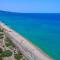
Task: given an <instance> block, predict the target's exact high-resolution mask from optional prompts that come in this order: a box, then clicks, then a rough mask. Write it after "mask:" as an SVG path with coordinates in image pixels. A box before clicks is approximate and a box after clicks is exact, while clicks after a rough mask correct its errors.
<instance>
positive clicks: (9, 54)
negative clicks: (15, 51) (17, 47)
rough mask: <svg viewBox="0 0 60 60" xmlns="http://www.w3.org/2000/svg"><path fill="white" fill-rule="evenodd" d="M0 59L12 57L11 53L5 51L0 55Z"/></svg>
mask: <svg viewBox="0 0 60 60" xmlns="http://www.w3.org/2000/svg"><path fill="white" fill-rule="evenodd" d="M1 56H2V57H9V56H12V52H11V51H10V50H6V51H4V52H3V53H2V54H1Z"/></svg>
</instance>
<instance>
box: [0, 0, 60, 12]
mask: <svg viewBox="0 0 60 60" xmlns="http://www.w3.org/2000/svg"><path fill="white" fill-rule="evenodd" d="M0 10H3V11H11V12H22V13H60V0H0Z"/></svg>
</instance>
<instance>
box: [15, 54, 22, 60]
mask: <svg viewBox="0 0 60 60" xmlns="http://www.w3.org/2000/svg"><path fill="white" fill-rule="evenodd" d="M14 57H15V59H16V60H20V59H21V58H22V57H23V55H22V54H21V53H17V54H14Z"/></svg>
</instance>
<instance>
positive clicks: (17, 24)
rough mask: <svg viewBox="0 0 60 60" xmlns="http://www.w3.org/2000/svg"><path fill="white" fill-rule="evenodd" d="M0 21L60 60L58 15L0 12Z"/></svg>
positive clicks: (59, 16) (59, 21)
mask: <svg viewBox="0 0 60 60" xmlns="http://www.w3.org/2000/svg"><path fill="white" fill-rule="evenodd" d="M0 20H1V21H2V22H4V23H5V24H7V25H8V26H10V27H11V28H12V29H14V30H16V31H17V32H18V33H20V34H21V35H23V36H24V37H25V38H26V39H28V40H29V41H30V42H32V43H33V44H35V45H36V46H37V47H39V48H41V49H42V50H43V51H44V52H46V53H47V54H48V55H49V56H51V57H53V58H54V60H60V14H58V13H48V14H47V13H10V12H2V11H1V12H0Z"/></svg>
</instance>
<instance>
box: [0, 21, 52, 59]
mask: <svg viewBox="0 0 60 60" xmlns="http://www.w3.org/2000/svg"><path fill="white" fill-rule="evenodd" d="M0 28H1V29H3V30H4V33H5V34H6V36H8V37H9V38H10V39H11V41H12V40H14V41H12V42H14V44H15V45H17V47H18V48H19V49H20V50H21V52H22V53H23V54H24V55H26V57H27V58H28V59H29V60H40V59H41V60H53V59H52V58H50V57H49V56H48V55H47V54H46V53H45V52H43V51H42V50H41V49H40V48H38V47H36V46H35V45H33V44H32V43H30V42H29V41H28V40H27V39H25V38H24V37H23V36H21V35H20V34H19V33H17V32H15V31H14V30H12V29H10V28H9V27H7V26H6V25H5V24H4V23H2V22H0ZM17 43H18V44H17Z"/></svg>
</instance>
